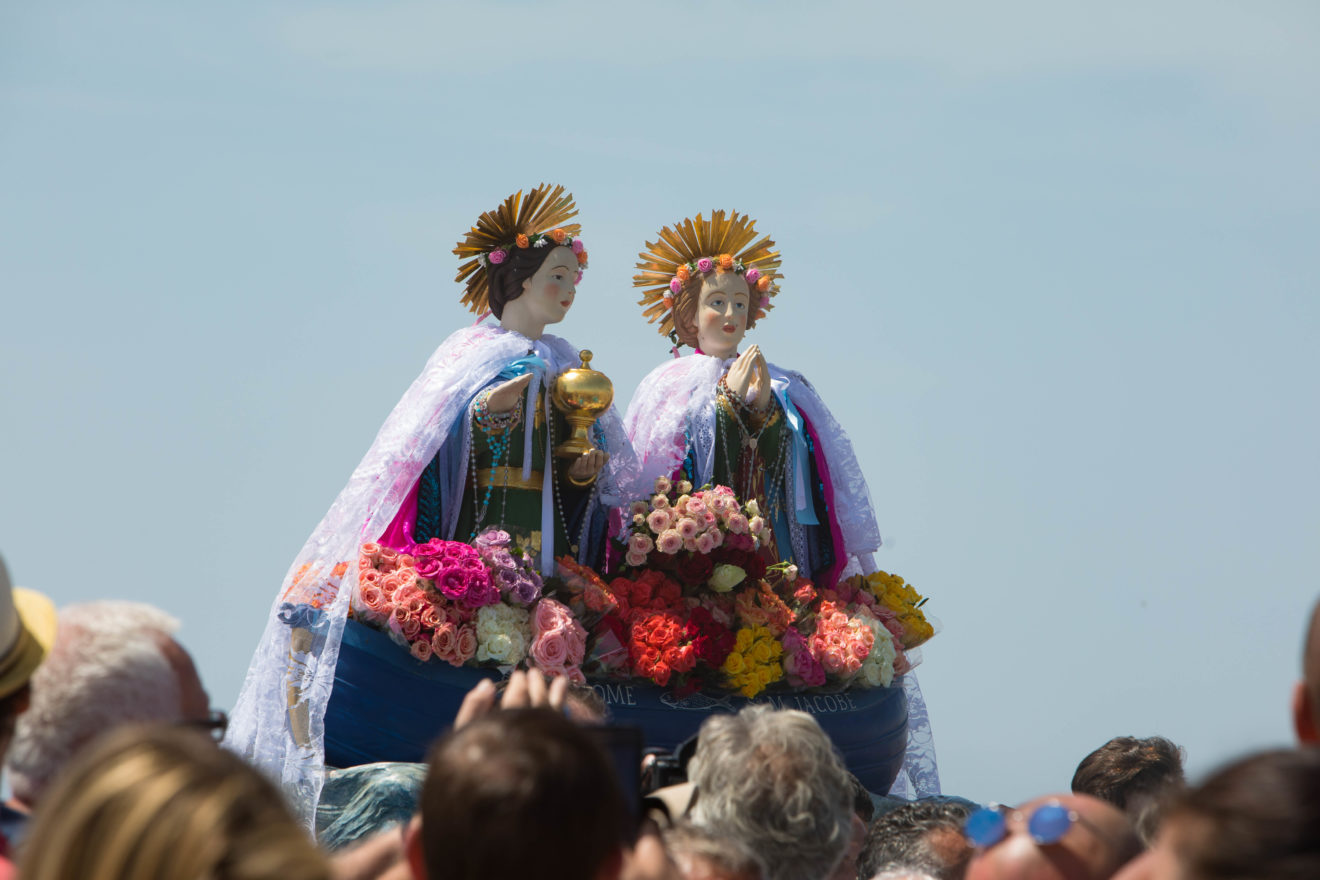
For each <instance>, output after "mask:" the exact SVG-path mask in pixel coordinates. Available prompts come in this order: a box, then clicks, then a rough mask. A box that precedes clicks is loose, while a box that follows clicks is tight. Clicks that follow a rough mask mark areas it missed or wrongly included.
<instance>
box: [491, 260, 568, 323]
mask: <svg viewBox="0 0 1320 880" xmlns="http://www.w3.org/2000/svg"><path fill="white" fill-rule="evenodd" d="M577 273H578V261H577V255H575V254H574V253H573V251H572V249H571V248H568V247H556V248H555V249H554V250H553V251H551V253H550V255H549V256H547V257H546V258H545V262H544V263H542V264H541V268H539V269H537V270H536V273H535V274H533V275H532V277H531V278H528V279H527V280H526V281H524V282H523V285H522V286H523V292H522V296H520V297H518V298H517V299H515V300H513V301H512V302H510V303H509V304H508V305H506V306H505V307H504V308H505V311H506V312H507V311H508V310H509V308H510V307H511V306H517V307H518V309H519V310H524V311H525V312H526V314H527V315H528V316H529V317H531V318H532V319H534V320H535V321H536V322H537V323H541V324H558V323H559V322H560V321H562V320H564V316H566V315H567V314H568V310H569V309H570V308H572V306H573V297H574V296H576V295H577Z"/></svg>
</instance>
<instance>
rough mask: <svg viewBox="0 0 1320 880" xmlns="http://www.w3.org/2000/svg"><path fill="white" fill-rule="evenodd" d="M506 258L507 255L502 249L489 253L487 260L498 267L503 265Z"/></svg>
mask: <svg viewBox="0 0 1320 880" xmlns="http://www.w3.org/2000/svg"><path fill="white" fill-rule="evenodd" d="M508 256H509V255H508V253H506V252H505V251H504V249H503V248H496V249H495V250H493V251H491V252H490V256H489V257H488V258H487V259H489V260H490V261H491V262H492V263H494V264H495V265H496V266H498V265H499V264H500V263H503V262H504V260H505V258H506V257H508Z"/></svg>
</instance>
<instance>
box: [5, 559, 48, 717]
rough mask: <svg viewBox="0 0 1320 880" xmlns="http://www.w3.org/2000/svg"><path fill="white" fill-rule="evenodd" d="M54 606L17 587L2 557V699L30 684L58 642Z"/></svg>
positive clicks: (35, 593)
mask: <svg viewBox="0 0 1320 880" xmlns="http://www.w3.org/2000/svg"><path fill="white" fill-rule="evenodd" d="M56 622H57V618H56V615H55V605H54V603H53V602H51V601H50V600H49V599H47V598H46V597H45V596H43V595H41V594H40V593H38V592H36V591H35V590H25V589H23V588H22V587H14V586H12V585H11V584H10V582H9V569H7V568H5V560H4V557H0V699H2V698H4V697H7V696H9V695H10V694H12V693H13V692H14V691H16V690H18V689H19V688H21V687H22V686H23V685H25V684H27V681H28V679H29V678H31V677H32V673H34V672H36V671H37V667H38V666H40V665H41V661H42V660H43V659H44V658H45V656H46V652H47V651H49V650H50V646H51V644H52V643H54V641H55V624H56Z"/></svg>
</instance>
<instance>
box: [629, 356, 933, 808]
mask: <svg viewBox="0 0 1320 880" xmlns="http://www.w3.org/2000/svg"><path fill="white" fill-rule="evenodd" d="M732 362H733V359H732V358H727V359H724V360H721V359H720V358H716V357H712V356H710V355H704V354H690V355H686V356H684V357H681V358H675V359H673V360H670V361H666V362H665V363H663V364H661V365H660V366H658V367H656V368H655V369H654V370H652V371H651V372H650V373H648V374H647V376H646V378H645V379H643V380H642V382H641V384H640V385H639V386H638V387H637V391H636V392H635V393H634V394H633V398H632V401H631V402H630V403H629V404H628V412H627V414H626V415H625V416H624V418H623V424H624V429H625V430H626V431H627V432H628V437H629V439H630V440H631V442H632V447H633V451H634V454H635V455H636V456H637V460H638V464H639V465H640V473H639V477H640V480H641V481H642V483H643V484H648V483H651V482H653V481H654V480H655V478H656V477H658V476H669V475H671V474H673V473H674V471H676V470H678V468H679V467H680V466H681V465H682V463H683V460H684V458H685V457H686V456H687V454H688V452H689V444H690V445H691V452H692V454H693V460H694V463H695V465H696V470H697V473H696V479H695V480H694V482H695V483H696V484H697V485H704V484H705V483H707V482H709V481H710V479H711V475H712V474H713V473H714V472H715V440H716V438H715V430H716V428H715V388H716V385H717V384H718V382H719V379H720V376H721V375H723V373H724V372H725V370H727V369H728V368H729V366H730V365H731V364H732ZM769 367H770V377H771V383H772V385H773V387H774V389H775V393H776V394H777V395H780V396H787V398H788V399H789V400H790V401H791V402H792V403H793V405H794V406H795V407H796V408H797V409H798V410H799V411H800V412H801V413H802V414H803V415H804V416H806V418H807V420H808V421H810V422H811V425H812V427H813V428H815V431H816V435H817V440H818V441H819V443H820V445H821V447H822V451H823V453H824V457H825V462H826V464H827V466H828V468H829V476H830V482H831V484H832V486H833V490H834V495H833V498H832V499H831V500H830V507H831V510H833V511H834V512H835V516H836V517H837V519H838V524H839V530H840V532H841V533H842V537H843V545H844V551H845V553H846V554H847V556H848V562H847V566H846V567H845V568H844V570H843V574H844V575H845V576H846V575H849V574H854V573H856V572H858V571H862V572H868V573H869V572H871V571H874V570H875V563H874V561H873V559H872V554H873V553H874V552H875V551H876V550H877V549H879V547H880V529H879V527H878V526H877V525H876V519H875V508H874V506H873V505H872V504H871V490H870V488H869V487H868V486H867V484H866V477H865V476H864V475H863V474H862V469H861V466H860V465H859V464H858V463H857V455H856V453H854V452H853V445H852V441H851V440H849V439H848V435H847V434H846V433H845V432H844V430H843V427H842V426H841V425H840V424H839V422H838V420H836V419H835V418H834V415H833V414H832V413H831V412H830V410H829V408H828V407H827V406H825V403H824V401H822V400H821V399H820V395H819V394H817V393H816V389H815V388H813V387H812V386H811V383H810V382H808V381H807V379H806V377H805V376H803V375H802V374H801V373H797V372H793V371H791V370H785V369H782V368H781V367H778V366H776V365H775V364H770V365H769ZM791 465H792V461H790V473H789V475H788V477H787V478H786V480H785V485H786V486H789V487H792V486H799V485H802V481H801V480H800V479H799V476H800V475H798V474H797V473H794V472H792V471H793V470H794V468H792V467H791ZM796 506H797V505H795V504H786V505H784V507H785V509H786V510H787V511H788V513H789V527H790V530H791V532H792V538H793V545H794V555H795V556H796V557H797V558H799V559H803V558H806V552H805V547H806V545H805V542H804V538H803V533H802V527H801V526H800V525H799V524H798V523H797V521H796V517H795V516H794V511H795V509H796ZM904 687H905V689H906V690H907V694H908V748H907V755H906V757H905V759H904V762H903V771H902V772H901V773H900V774H899V777H898V779H897V780H896V781H895V783H894V787H893V788H892V789H891V791H892V792H893V793H894V794H896V795H899V796H902V797H909V798H911V797H924V796H926V795H932V794H939V793H940V783H939V770H938V767H937V764H936V760H935V745H934V741H933V738H932V736H931V732H930V721H929V718H928V716H927V714H926V703H925V700H924V698H923V697H922V694H921V687H920V685H918V684H917V677H916V673H908V674H907V675H906V676H904Z"/></svg>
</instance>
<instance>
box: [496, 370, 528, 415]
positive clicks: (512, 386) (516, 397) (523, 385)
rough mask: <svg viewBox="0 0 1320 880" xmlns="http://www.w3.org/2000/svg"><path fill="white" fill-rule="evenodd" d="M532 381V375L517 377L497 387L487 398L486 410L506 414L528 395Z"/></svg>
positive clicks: (524, 374)
mask: <svg viewBox="0 0 1320 880" xmlns="http://www.w3.org/2000/svg"><path fill="white" fill-rule="evenodd" d="M531 381H532V374H531V373H523V374H522V375H521V376H515V377H514V378H512V379H510V380H509V381H507V382H501V383H500V384H499V385H496V386H495V388H494V389H493V390H492V391H491V392H490V396H489V397H487V398H486V409H488V410H490V411H491V412H493V413H506V412H508V411H509V410H511V409H513V408H514V407H515V406H517V405H518V401H520V400H522V399H523V396H524V395H525V394H526V393H527V386H528V385H529V384H530V383H531Z"/></svg>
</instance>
